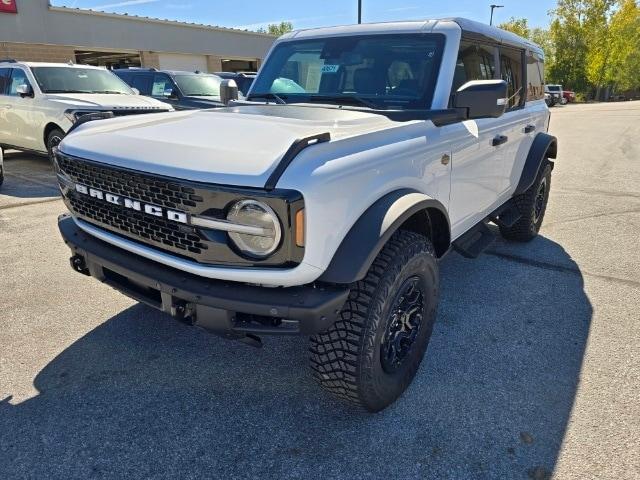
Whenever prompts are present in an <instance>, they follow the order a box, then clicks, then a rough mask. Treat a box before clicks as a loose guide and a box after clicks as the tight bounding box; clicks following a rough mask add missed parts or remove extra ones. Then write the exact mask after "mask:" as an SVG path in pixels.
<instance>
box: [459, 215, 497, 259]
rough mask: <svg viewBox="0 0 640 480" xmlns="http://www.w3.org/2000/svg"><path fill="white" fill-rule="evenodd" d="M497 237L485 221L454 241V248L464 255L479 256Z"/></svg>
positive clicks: (469, 256)
mask: <svg viewBox="0 0 640 480" xmlns="http://www.w3.org/2000/svg"><path fill="white" fill-rule="evenodd" d="M495 239H496V235H495V234H494V233H493V232H492V231H491V230H490V229H489V227H488V226H487V224H486V222H484V221H483V222H480V223H478V224H477V225H476V226H475V227H473V228H471V230H469V231H468V232H466V233H465V234H464V235H462V236H461V237H460V238H458V239H457V240H456V241H455V242H453V248H454V249H455V250H456V251H457V252H458V253H459V254H460V255H462V256H463V257H466V258H477V257H478V256H479V255H480V254H481V253H482V252H483V251H484V250H485V249H486V248H487V247H488V246H489V245H491V244H492V243H493V241H494V240H495Z"/></svg>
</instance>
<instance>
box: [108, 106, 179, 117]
mask: <svg viewBox="0 0 640 480" xmlns="http://www.w3.org/2000/svg"><path fill="white" fill-rule="evenodd" d="M111 111H112V112H113V115H114V116H115V117H124V116H125V115H140V114H143V113H163V112H168V111H169V110H164V109H162V108H127V109H124V108H115V109H113V110H111Z"/></svg>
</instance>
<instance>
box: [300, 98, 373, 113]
mask: <svg viewBox="0 0 640 480" xmlns="http://www.w3.org/2000/svg"><path fill="white" fill-rule="evenodd" d="M305 101H307V102H310V103H311V102H316V101H317V102H332V103H334V102H335V103H338V102H341V101H344V102H348V103H351V104H353V103H355V104H357V105H362V106H364V107H367V108H370V109H372V110H383V108H381V107H380V106H379V105H377V104H376V103H374V102H372V101H371V100H367V99H366V98H362V97H359V96H357V95H309V96H308V97H305Z"/></svg>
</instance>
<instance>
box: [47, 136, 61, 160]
mask: <svg viewBox="0 0 640 480" xmlns="http://www.w3.org/2000/svg"><path fill="white" fill-rule="evenodd" d="M63 138H64V132H63V131H62V130H60V129H59V128H54V129H53V130H51V131H50V132H49V135H47V153H48V154H49V160H51V162H53V149H54V148H55V147H57V146H58V145H59V144H60V142H61V141H62V139H63Z"/></svg>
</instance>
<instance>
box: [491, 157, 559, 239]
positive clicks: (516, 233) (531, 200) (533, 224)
mask: <svg viewBox="0 0 640 480" xmlns="http://www.w3.org/2000/svg"><path fill="white" fill-rule="evenodd" d="M550 189H551V164H550V163H549V162H548V161H547V160H545V161H544V163H543V164H542V165H541V166H540V171H539V172H538V177H537V178H536V180H535V182H533V185H531V187H529V189H528V190H527V191H525V192H524V193H522V194H521V195H518V196H516V197H513V201H514V203H515V205H516V208H517V209H518V211H519V212H520V214H521V215H522V217H521V218H520V220H518V221H517V222H516V223H515V224H514V225H512V226H511V227H508V228H506V227H500V233H501V234H502V236H503V237H504V238H506V239H507V240H513V241H516V242H528V241H530V240H533V239H534V238H535V237H536V235H538V232H539V231H540V226H541V225H542V220H544V214H545V212H546V210H547V202H548V201H549V190H550Z"/></svg>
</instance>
